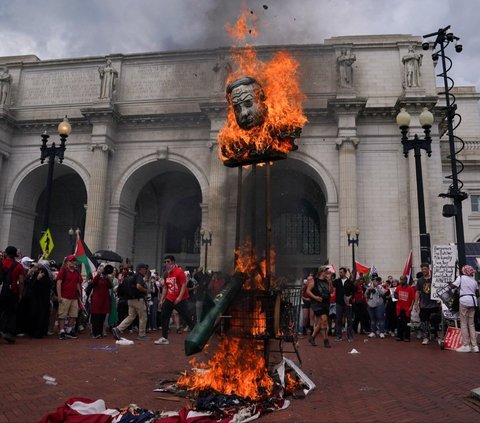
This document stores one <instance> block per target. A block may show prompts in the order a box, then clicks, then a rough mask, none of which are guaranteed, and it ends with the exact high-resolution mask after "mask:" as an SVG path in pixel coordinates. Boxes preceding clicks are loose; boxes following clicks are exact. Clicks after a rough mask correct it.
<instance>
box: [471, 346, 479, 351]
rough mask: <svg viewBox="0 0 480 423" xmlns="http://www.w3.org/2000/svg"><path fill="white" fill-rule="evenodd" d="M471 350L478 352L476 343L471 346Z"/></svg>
mask: <svg viewBox="0 0 480 423" xmlns="http://www.w3.org/2000/svg"><path fill="white" fill-rule="evenodd" d="M471 351H472V352H478V351H479V349H478V345H475V346H474V347H472V349H471Z"/></svg>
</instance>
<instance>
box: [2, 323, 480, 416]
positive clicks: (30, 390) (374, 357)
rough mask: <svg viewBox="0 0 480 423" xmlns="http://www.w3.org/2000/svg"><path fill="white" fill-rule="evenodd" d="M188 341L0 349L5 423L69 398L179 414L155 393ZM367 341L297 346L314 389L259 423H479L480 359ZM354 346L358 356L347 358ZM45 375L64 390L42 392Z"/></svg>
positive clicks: (51, 342)
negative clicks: (475, 401)
mask: <svg viewBox="0 0 480 423" xmlns="http://www.w3.org/2000/svg"><path fill="white" fill-rule="evenodd" d="M156 334H158V332H157V333H156ZM156 334H155V335H156ZM184 337H185V335H177V334H172V335H171V344H170V345H169V346H157V345H154V344H153V340H154V339H155V337H154V336H152V337H151V340H150V341H136V342H135V345H132V346H121V347H118V348H117V350H116V351H104V350H95V349H92V347H94V346H114V340H113V339H101V340H93V339H90V338H89V337H87V335H81V337H80V338H79V339H78V340H66V341H60V340H57V339H56V338H53V337H49V338H47V339H42V340H38V339H29V338H19V339H18V342H17V344H16V345H7V344H5V343H3V341H0V357H1V358H0V380H1V383H0V422H36V421H38V420H39V419H40V418H41V417H42V416H43V415H44V414H46V413H48V412H51V411H54V410H55V409H56V408H57V406H60V405H61V404H63V402H64V401H65V400H66V399H68V398H69V397H72V396H83V397H89V398H92V399H98V398H102V399H104V400H105V401H106V404H107V406H109V407H123V406H125V405H127V404H129V403H132V402H133V403H136V404H138V405H139V406H142V407H144V408H150V409H154V410H176V409H178V408H181V407H182V406H183V405H185V404H186V400H185V399H179V398H176V397H174V396H171V398H172V400H171V401H167V400H162V399H158V397H159V396H160V394H159V393H155V392H153V389H154V388H155V387H156V386H157V382H158V381H159V380H160V379H176V378H177V377H178V373H179V372H180V371H182V370H184V369H185V368H187V367H188V359H187V358H186V357H185V355H184V354H183V340H184ZM132 339H135V338H134V337H132ZM364 339H366V338H365V337H364V336H360V335H357V336H356V338H355V341H354V342H353V343H352V344H349V343H347V342H340V343H337V342H332V343H333V344H334V345H333V347H332V348H331V349H330V350H327V349H324V348H323V347H320V346H318V347H312V346H310V345H309V344H308V343H307V341H306V339H302V340H300V347H301V354H302V358H303V366H302V369H303V370H304V371H305V372H306V373H307V374H308V375H309V376H310V377H311V378H312V379H313V380H314V382H315V383H316V384H317V389H316V390H315V391H313V393H311V394H310V395H309V396H308V397H307V398H306V399H304V400H293V401H292V404H291V406H290V407H289V408H288V409H287V410H284V411H281V412H276V413H271V414H268V415H265V416H263V417H262V418H261V419H260V420H259V421H262V422H353V421H355V422H370V421H377V422H392V421H394V422H419V421H421V422H424V421H425V422H450V421H455V422H474V421H477V422H478V421H480V406H479V407H476V406H475V405H474V406H471V405H470V406H469V405H468V400H467V397H468V396H469V394H470V390H471V389H473V388H476V387H479V386H480V354H472V353H468V354H460V353H456V352H454V351H442V350H441V349H440V348H439V347H438V345H437V344H430V345H427V346H422V345H420V342H419V341H416V340H415V341H412V342H411V343H403V342H401V343H400V342H395V340H394V339H392V338H386V339H384V340H381V339H373V340H371V339H369V340H368V341H367V342H364ZM352 348H356V349H357V350H359V351H360V354H348V351H350V350H351V349H352ZM292 358H293V357H292ZM45 374H47V375H50V376H53V377H55V378H56V380H57V382H58V384H57V385H47V384H45V382H44V380H43V379H42V377H43V375H45ZM161 395H163V396H169V395H168V394H161Z"/></svg>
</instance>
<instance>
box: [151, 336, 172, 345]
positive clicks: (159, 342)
mask: <svg viewBox="0 0 480 423" xmlns="http://www.w3.org/2000/svg"><path fill="white" fill-rule="evenodd" d="M153 343H154V344H157V345H168V344H170V342H169V341H168V339H167V338H164V337H163V336H162V337H161V338H160V339H157V340H156V341H153Z"/></svg>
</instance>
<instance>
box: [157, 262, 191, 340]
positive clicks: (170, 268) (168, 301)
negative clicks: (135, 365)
mask: <svg viewBox="0 0 480 423" xmlns="http://www.w3.org/2000/svg"><path fill="white" fill-rule="evenodd" d="M164 260H165V267H166V269H167V272H166V275H165V284H164V287H163V290H162V298H161V299H160V306H161V307H162V337H161V338H160V339H157V340H156V341H155V344H157V345H168V344H169V342H168V328H169V325H170V317H172V312H173V310H174V309H175V310H177V311H178V314H180V316H181V317H182V318H183V320H185V322H186V323H187V325H188V327H189V328H190V330H191V329H193V327H194V326H195V323H196V322H195V316H192V315H191V313H189V310H188V304H187V301H185V300H186V299H188V297H189V294H188V290H187V278H186V277H185V272H184V271H183V270H182V268H181V267H179V266H177V265H176V264H175V257H174V256H165V259H164Z"/></svg>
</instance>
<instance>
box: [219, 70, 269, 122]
mask: <svg viewBox="0 0 480 423" xmlns="http://www.w3.org/2000/svg"><path fill="white" fill-rule="evenodd" d="M227 100H228V101H229V103H230V104H231V105H232V107H233V111H234V113H235V119H236V121H237V124H238V126H239V127H240V128H242V129H244V130H249V129H252V128H254V127H256V126H260V125H262V124H263V122H264V120H265V115H266V113H267V108H266V106H265V103H264V101H265V93H264V92H263V90H262V87H261V86H260V84H259V83H258V82H257V80H256V79H255V78H252V77H249V76H245V77H243V78H240V79H236V80H235V81H233V82H231V83H230V84H228V86H227Z"/></svg>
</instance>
